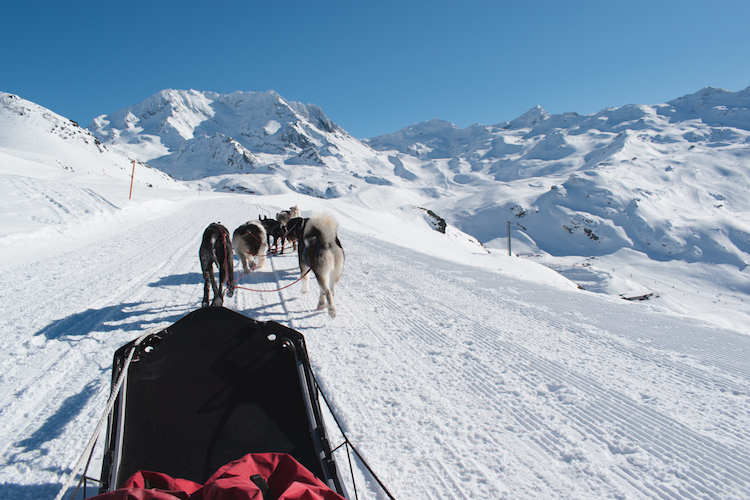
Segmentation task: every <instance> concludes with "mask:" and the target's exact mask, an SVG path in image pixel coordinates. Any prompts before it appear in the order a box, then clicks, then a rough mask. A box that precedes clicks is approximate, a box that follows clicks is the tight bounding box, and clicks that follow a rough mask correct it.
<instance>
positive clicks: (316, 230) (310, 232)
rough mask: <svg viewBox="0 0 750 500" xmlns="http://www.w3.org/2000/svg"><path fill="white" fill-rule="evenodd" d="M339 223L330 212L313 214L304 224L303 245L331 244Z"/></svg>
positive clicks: (335, 236)
mask: <svg viewBox="0 0 750 500" xmlns="http://www.w3.org/2000/svg"><path fill="white" fill-rule="evenodd" d="M338 227H339V223H338V222H336V219H334V218H333V216H331V215H330V214H315V215H313V216H312V217H310V220H309V221H308V222H307V225H306V226H305V235H304V238H305V245H307V246H315V245H316V244H318V245H321V246H324V247H325V246H331V245H333V244H334V243H335V241H336V238H337V230H338Z"/></svg>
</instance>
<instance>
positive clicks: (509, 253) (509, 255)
mask: <svg viewBox="0 0 750 500" xmlns="http://www.w3.org/2000/svg"><path fill="white" fill-rule="evenodd" d="M512 256H513V254H512V253H511V252H510V221H508V257H512Z"/></svg>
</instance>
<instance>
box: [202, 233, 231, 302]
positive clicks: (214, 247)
mask: <svg viewBox="0 0 750 500" xmlns="http://www.w3.org/2000/svg"><path fill="white" fill-rule="evenodd" d="M199 257H200V261H201V270H202V271H203V302H202V303H201V304H202V306H203V307H206V306H208V288H209V283H210V284H211V288H213V291H214V300H213V301H212V302H211V305H212V306H219V307H221V306H223V305H224V292H223V286H224V282H226V283H227V297H231V296H232V295H234V261H233V260H232V242H231V241H230V240H229V232H228V231H227V228H225V227H224V226H222V225H221V224H219V223H216V222H213V223H211V224H210V225H209V226H208V227H207V228H206V230H205V231H204V232H203V242H202V243H201V247H200V251H199ZM214 264H216V266H217V267H218V268H219V283H218V284H217V283H216V277H215V276H214Z"/></svg>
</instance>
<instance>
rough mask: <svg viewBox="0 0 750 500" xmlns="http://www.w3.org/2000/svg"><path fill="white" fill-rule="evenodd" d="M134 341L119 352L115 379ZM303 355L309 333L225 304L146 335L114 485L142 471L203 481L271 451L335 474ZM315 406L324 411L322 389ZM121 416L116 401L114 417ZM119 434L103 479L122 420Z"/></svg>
mask: <svg viewBox="0 0 750 500" xmlns="http://www.w3.org/2000/svg"><path fill="white" fill-rule="evenodd" d="M131 345H132V343H131V344H128V345H125V346H123V347H122V348H120V349H119V350H118V351H117V352H116V353H115V364H114V366H115V369H114V370H113V379H115V380H116V378H117V376H118V375H119V370H120V369H121V365H122V363H123V359H124V358H126V356H127V353H128V350H129V348H130V346H131ZM295 354H296V355H295ZM297 359H302V361H303V363H304V365H305V366H306V367H307V368H308V369H309V363H308V361H307V353H306V349H305V346H304V339H303V337H302V335H301V334H300V333H298V332H296V331H294V330H291V329H289V328H286V327H284V326H282V325H279V324H278V323H274V322H266V323H261V322H257V321H255V320H253V319H250V318H247V317H245V316H243V315H241V314H238V313H235V312H233V311H231V310H229V309H225V308H223V307H205V308H202V309H198V310H196V311H194V312H192V313H190V314H188V315H187V316H185V317H184V318H182V319H181V320H179V321H178V322H177V323H175V324H174V325H172V326H170V327H168V328H166V329H165V330H163V331H162V332H160V333H159V334H156V335H154V336H152V337H150V338H148V339H146V340H145V341H144V343H142V344H141V347H140V349H139V351H138V357H137V360H134V362H132V363H131V365H130V368H129V373H128V377H127V387H126V402H125V408H126V410H125V420H124V432H123V439H122V454H121V462H120V467H119V472H118V474H117V478H116V479H115V481H116V483H117V484H113V485H107V487H108V488H110V489H113V488H117V487H118V486H119V485H120V484H122V482H123V481H124V480H125V479H127V478H128V477H130V476H131V475H132V474H133V473H135V472H136V471H138V470H151V471H159V472H163V473H165V474H168V475H170V476H172V477H176V478H183V479H189V480H192V481H195V482H198V483H201V484H202V483H204V482H205V481H206V480H207V479H208V478H209V477H210V476H211V474H212V473H213V472H214V471H216V469H218V468H219V467H221V466H223V465H224V464H226V463H228V462H230V461H232V460H236V459H238V458H241V457H242V456H244V455H246V454H247V453H262V452H280V453H288V454H290V455H292V456H293V457H294V458H295V459H296V460H297V461H299V462H300V463H301V464H302V465H304V466H305V467H307V468H308V469H309V470H310V471H311V472H312V473H313V474H315V475H316V476H317V477H318V478H321V479H322V480H323V481H326V477H327V476H326V474H325V473H324V470H323V468H324V467H327V465H325V463H324V462H322V461H321V458H320V457H319V454H318V452H317V451H316V442H315V440H316V439H318V436H317V433H314V432H313V431H312V429H311V425H310V421H309V420H308V410H307V409H306V408H307V405H306V403H305V398H304V397H303V392H302V391H303V387H308V389H312V385H311V384H309V381H308V382H307V383H306V381H305V380H302V381H301V379H300V371H299V369H298V364H297ZM118 365H119V366H118ZM306 384H309V385H306ZM312 390H313V391H314V389H312ZM121 397H122V395H121ZM116 408H117V405H116ZM315 408H316V412H317V413H318V415H317V416H318V417H319V407H318V406H317V398H315ZM316 412H313V413H316ZM120 418H122V416H121V415H119V412H117V410H116V412H115V414H114V415H113V417H112V420H113V421H117V420H119V419H120ZM320 425H321V426H322V422H321V423H320ZM312 427H316V425H313V426H312ZM110 433H111V434H113V435H111V436H109V438H108V452H109V455H108V454H106V453H105V460H104V464H103V470H102V478H106V477H107V474H109V464H108V458H109V459H110V460H109V461H110V462H111V456H112V454H113V453H115V448H116V443H115V442H114V441H115V438H114V432H113V431H112V423H111V425H110ZM323 435H324V433H323ZM323 446H324V449H326V450H327V451H328V452H329V451H330V450H328V443H327V442H324V443H323ZM319 447H320V443H318V444H317V449H319ZM326 454H328V453H326ZM329 456H330V455H329ZM105 472H106V474H105ZM326 472H329V471H328V470H326ZM329 473H330V472H329Z"/></svg>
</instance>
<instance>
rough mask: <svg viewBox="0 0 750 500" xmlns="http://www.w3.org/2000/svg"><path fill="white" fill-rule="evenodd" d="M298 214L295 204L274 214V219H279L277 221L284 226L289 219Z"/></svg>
mask: <svg viewBox="0 0 750 500" xmlns="http://www.w3.org/2000/svg"><path fill="white" fill-rule="evenodd" d="M299 216H300V211H299V207H298V206H297V205H295V206H293V207H291V208H290V209H289V210H282V211H281V212H279V213H277V214H276V220H277V221H279V223H280V224H281V225H282V226H286V225H287V223H288V222H289V219H294V218H295V217H299Z"/></svg>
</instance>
